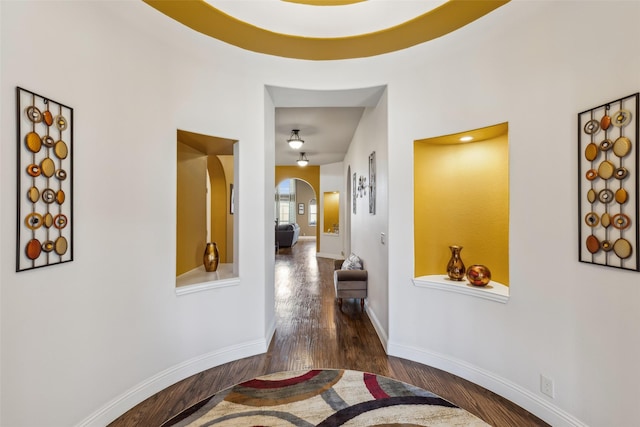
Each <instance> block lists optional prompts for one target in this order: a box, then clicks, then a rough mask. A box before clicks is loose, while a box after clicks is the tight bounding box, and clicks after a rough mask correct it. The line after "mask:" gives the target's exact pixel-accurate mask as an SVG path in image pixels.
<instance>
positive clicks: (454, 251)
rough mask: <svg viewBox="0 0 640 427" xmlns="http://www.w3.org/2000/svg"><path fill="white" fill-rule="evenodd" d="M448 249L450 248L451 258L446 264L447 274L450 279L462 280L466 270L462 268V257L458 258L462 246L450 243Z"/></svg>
mask: <svg viewBox="0 0 640 427" xmlns="http://www.w3.org/2000/svg"><path fill="white" fill-rule="evenodd" d="M449 249H451V259H449V263H448V264H447V275H448V276H449V279H451V280H457V281H461V280H464V276H465V274H466V272H467V271H466V270H465V268H464V263H463V262H462V258H460V251H461V250H462V246H456V245H452V246H449Z"/></svg>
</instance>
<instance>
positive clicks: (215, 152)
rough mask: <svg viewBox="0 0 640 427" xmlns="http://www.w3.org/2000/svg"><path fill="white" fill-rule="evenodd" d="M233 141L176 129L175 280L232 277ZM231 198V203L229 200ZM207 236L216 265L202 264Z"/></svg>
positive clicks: (234, 266) (198, 281) (185, 282)
mask: <svg viewBox="0 0 640 427" xmlns="http://www.w3.org/2000/svg"><path fill="white" fill-rule="evenodd" d="M235 142H236V141H234V140H232V139H227V138H220V137H214V136H209V135H202V134H198V133H193V132H187V131H184V130H178V131H177V144H176V147H177V157H176V159H177V162H176V181H177V182H176V286H184V285H192V284H201V283H205V282H211V281H219V280H224V279H228V278H231V277H237V275H238V274H237V271H238V269H237V262H236V256H235V255H234V254H237V245H236V243H235V242H237V238H236V237H237V233H236V230H235V228H236V227H235V221H234V218H235V215H237V212H238V206H236V205H237V200H238V198H237V194H234V193H237V187H236V186H234V185H233V184H234V182H235V178H234V176H236V174H237V167H236V165H237V156H236V155H235V154H234V153H235V151H236V144H235ZM232 204H234V205H233V206H232ZM207 242H216V244H217V247H218V252H219V257H220V258H219V259H220V261H219V264H218V269H217V271H215V272H206V271H205V269H204V266H203V255H204V249H205V245H206V243H207Z"/></svg>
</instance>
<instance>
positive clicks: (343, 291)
mask: <svg viewBox="0 0 640 427" xmlns="http://www.w3.org/2000/svg"><path fill="white" fill-rule="evenodd" d="M343 262H344V260H341V259H336V260H334V261H333V267H334V272H333V285H334V287H335V291H336V298H337V300H338V303H339V304H340V308H342V299H343V298H360V307H362V308H363V309H364V299H365V298H366V297H367V285H368V273H367V270H365V269H364V268H363V269H359V270H343V269H342V264H343Z"/></svg>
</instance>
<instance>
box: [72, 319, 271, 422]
mask: <svg viewBox="0 0 640 427" xmlns="http://www.w3.org/2000/svg"><path fill="white" fill-rule="evenodd" d="M273 329H274V331H275V324H274V327H273ZM272 336H273V335H272ZM267 348H268V341H265V340H255V341H252V342H248V343H244V344H240V345H236V346H231V347H227V348H224V349H221V350H217V351H213V352H211V353H208V354H204V355H201V356H197V357H194V358H192V359H190V360H187V361H185V362H182V363H179V364H178V365H175V366H173V367H171V368H169V369H166V370H164V371H162V372H160V373H158V374H156V375H154V376H152V377H151V378H148V379H147V380H145V381H143V382H141V383H140V384H138V385H136V386H135V387H133V388H131V389H130V390H127V391H126V392H124V393H123V394H121V395H120V396H118V397H116V398H115V399H113V400H112V401H110V402H108V403H107V404H105V405H104V406H103V407H102V408H100V409H98V410H97V411H96V412H94V413H93V414H91V415H89V416H88V417H87V418H85V419H84V420H82V421H81V422H79V423H78V424H76V427H93V426H96V427H97V426H100V427H102V426H105V425H108V424H109V423H110V422H112V421H113V420H115V419H116V418H118V417H119V416H120V415H122V414H124V413H125V412H127V411H128V410H129V409H131V408H133V407H134V406H135V405H137V404H138V403H140V402H142V401H144V400H145V399H147V398H149V397H151V396H153V395H154V394H156V393H158V392H159V391H161V390H164V389H165V388H167V387H169V386H170V385H172V384H175V383H177V382H178V381H181V380H183V379H185V378H187V377H190V376H191V375H195V374H197V373H199V372H202V371H206V370H207V369H210V368H213V367H216V366H220V365H223V364H225V363H229V362H232V361H234V360H238V359H243V358H245V357H249V356H255V355H256V354H261V353H265V352H266V351H267Z"/></svg>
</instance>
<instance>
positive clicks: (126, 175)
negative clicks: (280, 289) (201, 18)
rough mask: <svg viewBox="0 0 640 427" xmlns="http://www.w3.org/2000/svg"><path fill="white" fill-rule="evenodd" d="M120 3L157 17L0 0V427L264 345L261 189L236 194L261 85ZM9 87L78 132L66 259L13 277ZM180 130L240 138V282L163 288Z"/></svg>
mask: <svg viewBox="0 0 640 427" xmlns="http://www.w3.org/2000/svg"><path fill="white" fill-rule="evenodd" d="M128 12H130V13H132V14H133V16H135V14H136V13H139V12H142V13H143V14H149V13H150V12H151V14H150V19H152V21H153V18H157V20H158V21H159V22H160V21H161V22H162V23H164V22H165V21H166V19H165V18H163V17H161V16H160V15H158V14H157V13H155V12H153V10H152V9H150V8H149V7H148V6H146V5H145V4H144V3H142V2H116V4H109V2H48V1H47V2H2V34H1V43H2V45H1V55H2V58H1V59H2V77H1V78H2V80H1V83H0V88H1V90H2V97H1V101H0V102H1V103H2V116H1V121H0V132H1V133H0V136H1V139H2V141H3V144H2V146H1V147H0V162H1V166H0V171H1V172H0V179H1V182H0V188H1V190H2V194H4V195H6V196H7V197H3V198H2V202H1V203H2V205H1V215H2V222H1V223H0V232H1V236H2V239H0V240H1V243H0V246H1V247H2V249H1V250H2V254H3V256H2V259H1V265H2V267H1V277H0V280H1V292H2V307H1V319H2V320H1V322H2V331H1V338H2V342H1V347H2V348H1V350H2V365H1V373H2V390H3V399H2V420H0V424H1V425H3V426H33V425H47V426H71V425H74V424H77V423H80V422H81V421H82V420H83V419H85V418H86V417H89V416H91V415H92V414H93V415H95V418H91V419H89V420H87V422H90V423H92V424H93V425H104V424H106V423H107V422H108V421H110V420H111V419H112V418H113V416H114V415H115V416H117V415H118V412H120V413H122V412H124V410H126V409H128V408H129V407H131V406H132V405H133V404H135V403H137V402H138V401H139V400H140V399H141V398H143V397H145V396H146V395H149V394H150V393H153V392H154V391H157V390H159V389H162V388H164V387H166V386H167V385H169V384H170V383H173V382H175V381H176V380H177V379H180V378H182V377H185V376H187V375H189V374H192V373H195V372H197V371H200V370H202V369H204V368H207V367H210V366H214V365H218V364H220V363H225V362H227V361H229V360H234V359H237V358H239V357H244V356H248V355H252V354H256V353H260V352H264V351H265V350H266V346H267V342H266V334H265V330H266V329H267V325H266V324H265V322H266V321H267V320H268V316H267V315H266V313H265V308H264V307H265V303H266V301H267V298H266V297H265V290H264V289H265V286H264V285H265V272H266V271H269V268H268V266H267V264H266V261H265V255H264V254H265V249H264V248H265V247H266V243H264V244H263V242H264V241H265V239H266V236H267V233H266V232H265V225H266V220H265V222H262V221H255V213H256V212H265V211H266V208H265V206H266V205H265V198H266V196H265V197H256V194H252V192H251V191H243V189H245V188H247V186H248V185H250V183H252V182H255V177H254V176H255V175H254V174H258V175H259V176H260V177H261V178H262V177H265V176H267V174H266V173H265V167H266V166H265V155H264V154H263V153H264V151H265V148H261V147H263V146H264V141H265V137H264V125H263V122H264V121H265V114H264V110H265V108H264V85H263V84H262V83H261V82H257V81H255V79H254V80H251V79H245V78H244V77H243V73H242V69H238V68H237V67H233V66H231V67H225V66H223V65H220V66H215V67H214V66H212V65H211V64H210V63H206V62H203V61H202V60H200V59H199V58H197V57H195V56H193V55H190V54H189V52H188V50H186V51H184V53H183V52H182V51H180V50H178V49H174V48H173V47H171V46H170V45H166V44H165V43H164V42H163V41H161V40H159V39H153V38H151V37H150V36H148V35H145V34H143V33H140V32H139V31H140V30H139V28H148V27H146V24H141V25H136V26H133V25H129V24H123V21H122V19H123V18H121V17H120V16H118V15H116V14H118V13H124V14H127V13H128ZM156 15H157V16H156ZM152 25H153V24H152ZM25 28H30V30H29V31H25ZM16 86H22V87H25V88H27V89H30V90H32V91H35V92H37V93H40V94H42V95H45V96H47V97H50V98H52V99H54V100H56V101H59V102H62V103H64V104H67V105H69V106H71V107H73V108H74V133H75V136H74V152H73V156H74V168H75V170H74V174H73V179H74V186H75V188H74V206H75V211H74V217H73V222H74V224H75V230H74V231H75V235H74V241H73V245H74V254H75V260H74V261H73V262H71V263H67V264H63V265H58V266H52V267H47V268H42V269H38V270H33V271H26V272H21V273H15V272H14V271H15V267H14V260H15V256H14V255H13V254H14V253H15V224H16V217H15V215H16V214H15V211H16V209H15V197H14V196H12V195H14V194H15V183H16V170H15V159H16V142H15V138H16V136H15V135H16V126H15V87H16ZM229 99H235V100H236V101H235V102H232V103H228V102H226V100H229ZM223 100H224V102H223ZM240 112H241V114H239V113H240ZM247 122H250V123H252V124H253V126H250V127H248V126H246V123H247ZM177 128H180V129H185V130H188V131H193V132H198V133H203V134H210V135H221V136H225V137H229V138H232V139H237V140H239V141H240V142H239V157H240V165H239V176H238V181H236V185H237V186H238V187H239V188H240V191H239V192H238V194H237V197H239V205H238V206H239V209H238V210H239V212H238V213H237V214H236V220H239V229H240V242H239V245H238V246H239V260H240V271H239V275H240V278H241V283H240V285H238V286H232V287H226V288H221V289H217V290H215V291H208V292H201V293H198V294H190V295H184V296H180V297H177V296H176V294H175V215H176V209H175V197H176V196H175V186H176V181H175V170H176V164H175V162H176V129H177ZM272 129H273V127H272ZM256 153H258V154H256ZM270 170H271V171H272V170H273V169H272V168H271V169H270ZM271 175H273V174H271ZM265 185H267V184H265ZM267 186H268V185H267ZM271 188H273V184H272V183H271ZM255 191H256V193H257V195H259V194H262V193H263V192H264V189H256V190H255ZM252 213H253V214H252ZM269 229H270V230H272V229H273V226H272V223H271V224H269ZM270 234H273V233H270ZM271 243H272V244H273V242H271ZM272 247H273V245H272ZM272 252H273V251H271V252H270V254H271V255H272ZM272 271H273V269H272V268H271V271H270V274H272ZM240 319H241V320H240ZM236 320H237V321H236ZM33 402H38V406H39V408H38V410H37V411H34V410H33ZM96 411H99V412H96Z"/></svg>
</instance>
